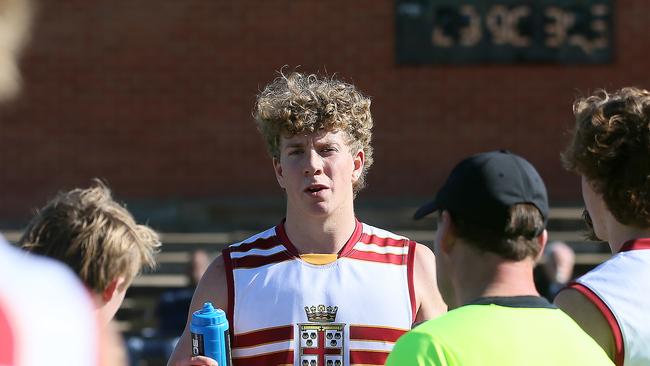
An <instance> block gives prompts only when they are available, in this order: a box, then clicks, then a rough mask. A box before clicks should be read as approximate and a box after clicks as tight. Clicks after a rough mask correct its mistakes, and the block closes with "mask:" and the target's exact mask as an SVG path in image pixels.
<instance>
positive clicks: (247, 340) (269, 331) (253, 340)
mask: <svg viewBox="0 0 650 366" xmlns="http://www.w3.org/2000/svg"><path fill="white" fill-rule="evenodd" d="M292 339H293V326H292V325H285V326H280V327H273V328H266V329H260V330H255V331H252V332H247V333H241V334H236V335H235V338H234V339H233V342H232V344H233V347H252V346H259V345H260V344H265V343H273V342H281V341H290V340H292Z"/></svg>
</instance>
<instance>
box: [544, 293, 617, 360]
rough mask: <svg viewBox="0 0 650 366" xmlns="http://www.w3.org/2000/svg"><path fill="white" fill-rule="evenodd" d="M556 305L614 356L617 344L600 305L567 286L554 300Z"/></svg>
mask: <svg viewBox="0 0 650 366" xmlns="http://www.w3.org/2000/svg"><path fill="white" fill-rule="evenodd" d="M553 302H554V303H555V305H557V307H559V308H560V309H562V310H563V311H564V312H565V313H567V314H568V315H569V316H570V317H571V318H573V320H574V321H575V322H576V323H578V325H580V327H581V328H582V329H583V330H584V331H585V332H586V333H587V334H589V335H590V336H591V337H592V338H593V339H594V340H595V341H596V342H597V343H598V344H599V345H600V346H601V347H602V348H603V349H604V350H605V352H606V353H607V354H608V355H609V357H610V358H612V359H613V358H614V355H615V346H614V336H613V334H612V330H611V328H610V327H609V324H608V323H607V319H606V318H605V316H604V315H603V314H602V313H601V312H600V310H599V309H598V307H596V305H595V304H594V303H593V302H591V301H590V300H589V299H588V298H587V297H586V296H585V295H583V294H582V293H580V291H578V290H575V289H572V288H566V289H564V290H562V291H560V293H558V294H557V296H556V297H555V299H554V300H553Z"/></svg>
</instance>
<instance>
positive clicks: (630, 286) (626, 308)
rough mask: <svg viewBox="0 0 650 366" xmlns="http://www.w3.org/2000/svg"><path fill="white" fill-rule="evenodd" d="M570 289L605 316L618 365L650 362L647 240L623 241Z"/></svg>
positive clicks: (649, 253)
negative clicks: (621, 245)
mask: <svg viewBox="0 0 650 366" xmlns="http://www.w3.org/2000/svg"><path fill="white" fill-rule="evenodd" d="M576 282H577V283H576V284H573V285H572V286H570V287H572V288H574V289H576V290H578V291H580V292H581V293H582V294H583V295H585V296H586V297H587V298H589V299H590V300H591V301H592V302H593V303H594V305H596V306H597V307H598V308H599V310H600V311H601V313H602V314H603V315H604V316H605V318H606V319H607V321H608V323H609V325H610V328H611V329H612V333H613V335H614V341H615V344H616V357H615V360H614V361H615V363H616V364H617V365H619V366H621V365H625V366H641V365H650V239H637V240H634V241H630V242H627V243H626V244H625V245H623V247H622V248H621V251H620V252H619V253H618V254H616V255H615V256H613V257H612V258H611V259H609V260H607V261H606V262H604V263H602V264H601V265H599V266H598V267H596V268H595V269H593V270H592V271H590V272H589V273H587V274H586V275H584V276H582V277H580V278H579V279H578V280H577V281H576Z"/></svg>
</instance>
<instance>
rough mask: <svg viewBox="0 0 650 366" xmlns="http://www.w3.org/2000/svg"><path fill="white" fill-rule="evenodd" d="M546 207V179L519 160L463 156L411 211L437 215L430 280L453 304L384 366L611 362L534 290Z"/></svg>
mask: <svg viewBox="0 0 650 366" xmlns="http://www.w3.org/2000/svg"><path fill="white" fill-rule="evenodd" d="M548 211H549V209H548V200H547V194H546V188H545V186H544V182H543V181H542V178H541V177H540V176H539V174H538V173H537V171H536V170H535V168H534V167H533V166H532V165H531V164H530V163H529V162H528V161H526V160H524V159H523V158H522V157H520V156H518V155H515V154H512V153H510V152H507V151H491V152H487V153H482V154H476V155H473V156H470V157H468V158H466V159H464V160H463V161H461V162H460V163H459V164H458V165H457V166H456V167H455V168H454V169H453V171H452V172H451V174H450V175H449V178H448V179H447V182H446V183H445V184H444V185H443V187H442V188H441V189H440V190H439V191H438V194H437V195H436V198H435V200H434V201H432V202H430V203H429V204H427V205H424V206H422V208H420V209H419V210H418V212H417V213H416V215H415V217H416V218H420V217H423V216H425V215H428V214H430V213H433V212H438V213H439V220H438V228H437V230H436V238H435V244H434V247H435V251H436V261H437V267H436V268H437V270H438V284H439V286H440V291H441V293H442V295H443V298H444V299H445V301H447V303H448V304H454V305H458V307H457V308H455V309H453V310H451V311H449V312H448V313H447V314H444V315H442V316H440V317H438V318H436V319H433V320H430V321H428V322H425V323H424V324H421V325H420V326H418V327H417V328H415V329H413V330H412V331H411V332H409V333H408V334H406V335H404V336H403V337H402V338H400V340H399V341H398V342H397V344H396V345H395V348H394V350H393V352H392V353H391V354H390V356H389V358H388V361H387V362H386V365H389V366H410V365H418V366H424V365H431V366H433V365H438V366H454V365H463V366H475V365H500V366H519V365H527V366H544V365H555V366H573V365H591V366H595V365H602V366H606V365H612V362H611V361H610V360H609V359H608V358H607V355H605V352H603V350H602V349H600V347H598V345H597V344H596V342H594V340H593V339H591V338H590V337H589V336H588V335H587V334H585V332H583V331H582V330H581V329H580V327H579V326H578V325H577V324H576V323H575V322H574V321H573V320H571V318H570V317H568V316H567V315H566V314H565V313H564V312H562V311H561V310H560V309H558V308H557V307H555V306H553V305H552V304H551V303H549V302H548V300H546V299H545V298H543V297H541V296H540V295H539V293H538V292H537V290H536V289H535V284H534V282H533V267H534V266H535V262H536V260H537V259H539V257H540V255H541V253H542V251H543V249H544V246H545V244H546V240H547V236H548V235H547V233H546V229H545V226H546V222H547V220H548Z"/></svg>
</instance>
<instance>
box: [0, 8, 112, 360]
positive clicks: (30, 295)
mask: <svg viewBox="0 0 650 366" xmlns="http://www.w3.org/2000/svg"><path fill="white" fill-rule="evenodd" d="M32 14H33V12H32V9H31V2H30V1H28V0H0V101H2V102H5V101H7V100H9V99H11V98H12V97H14V96H15V95H16V94H17V93H18V91H19V89H20V73H19V71H18V64H17V59H18V56H19V53H20V50H21V48H22V46H23V45H24V43H25V41H26V39H27V38H28V33H29V28H30V23H31V18H32ZM0 130H1V129H0ZM2 168H4V169H8V168H9V167H5V166H3V167H2ZM118 338H119V337H118V335H117V333H116V332H115V330H114V329H113V328H111V327H99V326H98V321H97V315H96V313H95V309H94V306H93V303H92V299H91V297H90V296H89V294H88V292H87V291H86V289H84V287H83V286H82V284H81V283H80V282H79V280H78V279H77V278H76V277H75V275H74V274H73V273H72V272H71V271H70V270H69V269H68V268H66V267H65V266H64V265H62V264H61V263H59V262H57V261H53V260H49V259H47V258H42V257H38V256H32V255H27V254H26V253H25V252H23V251H20V250H18V249H16V248H14V247H12V246H11V245H9V244H8V243H7V242H6V241H5V240H4V238H3V237H2V236H1V235H0V365H7V366H9V365H10V366H37V365H38V366H40V365H49V366H88V365H100V366H120V365H124V364H125V360H124V352H123V349H122V348H121V343H119V342H118V340H117V339H118Z"/></svg>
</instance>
